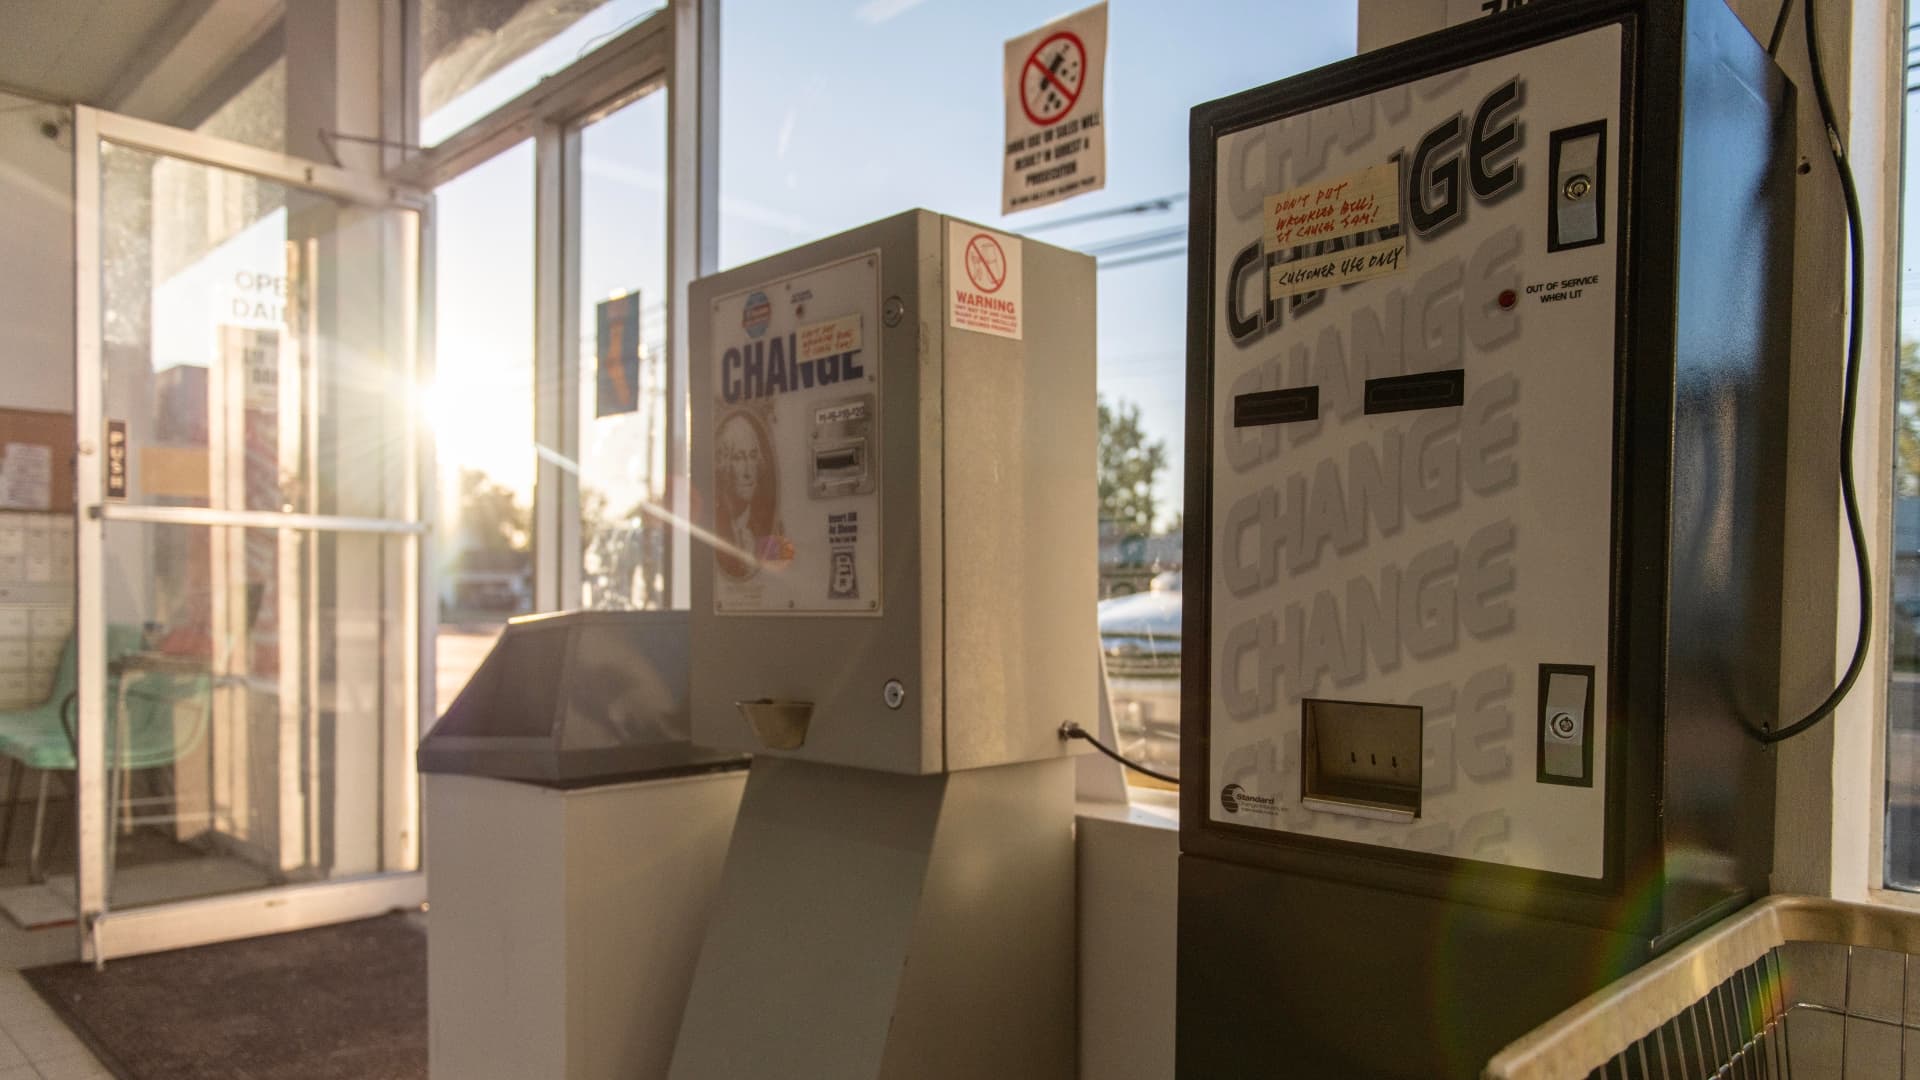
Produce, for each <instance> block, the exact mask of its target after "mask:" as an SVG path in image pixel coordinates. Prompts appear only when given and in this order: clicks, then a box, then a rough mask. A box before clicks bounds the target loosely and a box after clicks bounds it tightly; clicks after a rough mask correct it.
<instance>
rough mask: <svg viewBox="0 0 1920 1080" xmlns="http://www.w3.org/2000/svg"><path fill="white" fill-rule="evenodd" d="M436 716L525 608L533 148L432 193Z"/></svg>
mask: <svg viewBox="0 0 1920 1080" xmlns="http://www.w3.org/2000/svg"><path fill="white" fill-rule="evenodd" d="M434 212H435V215H436V217H435V223H434V238H435V250H434V380H433V388H432V390H431V391H430V392H429V394H428V422H429V423H430V424H432V426H433V434H434V443H435V453H436V457H437V459H438V463H439V469H440V506H439V517H438V521H439V527H438V528H437V529H436V530H435V534H434V538H435V542H434V547H435V557H436V559H437V560H438V563H437V565H438V568H439V582H440V634H439V638H438V642H439V650H440V652H439V672H438V679H439V691H440V692H439V699H440V708H441V709H442V710H444V708H445V707H446V705H447V703H448V702H450V701H452V699H453V695H454V694H456V693H458V692H459V689H460V687H462V686H464V685H465V684H466V681H467V677H468V676H469V675H471V674H472V673H473V670H474V668H476V667H478V666H479V663H480V661H481V659H483V658H484V657H485V656H486V652H487V650H488V649H489V648H491V647H492V644H493V639H494V638H495V637H497V636H498V635H499V632H500V628H501V627H502V626H504V625H506V620H507V618H508V617H509V616H512V615H518V614H524V613H526V612H529V611H532V610H533V485H534V473H535V458H534V449H533V418H534V402H533V386H534V372H533V304H534V265H533V144H532V143H531V142H524V143H521V144H520V145H518V146H516V147H514V148H513V149H511V150H508V151H506V152H504V153H502V154H500V155H498V156H496V157H494V158H493V159H492V160H490V161H488V162H487V163H486V164H484V165H481V166H479V167H477V168H474V169H472V170H470V171H468V172H466V173H464V174H462V175H461V176H460V177H458V178H457V179H454V180H452V181H449V182H448V183H445V184H442V185H441V186H440V187H439V188H438V189H436V190H435V192H434Z"/></svg>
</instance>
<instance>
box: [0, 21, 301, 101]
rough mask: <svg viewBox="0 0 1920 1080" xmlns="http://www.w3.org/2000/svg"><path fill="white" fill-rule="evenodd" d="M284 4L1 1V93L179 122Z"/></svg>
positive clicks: (264, 31) (267, 26) (269, 22)
mask: <svg viewBox="0 0 1920 1080" xmlns="http://www.w3.org/2000/svg"><path fill="white" fill-rule="evenodd" d="M280 12H281V2H280V0H0V88H4V89H10V90H18V91H22V92H25V93H29V94H32V95H34V96H36V97H42V98H48V99H51V100H54V101H59V102H78V103H80V104H85V105H96V106H99V107H101V108H106V109H113V110H116V111H119V112H125V113H129V114H131V115H134V116H142V117H145V118H147V119H153V120H171V119H172V118H173V114H174V113H176V112H178V111H179V110H180V109H181V108H183V107H185V105H186V104H187V103H188V102H189V101H191V100H192V99H193V98H194V97H195V96H196V95H197V94H198V92H199V91H200V90H201V89H202V88H204V87H205V86H206V85H207V84H208V83H209V82H210V81H211V80H213V79H215V78H218V77H219V75H220V74H221V73H222V72H223V71H224V70H225V68H226V67H227V66H228V65H229V64H230V63H231V62H232V61H233V60H234V59H235V58H236V57H238V56H239V55H240V54H241V53H243V52H245V51H246V49H247V48H248V47H249V46H251V45H252V44H253V43H254V42H256V41H258V40H259V39H260V38H261V37H262V36H263V35H264V34H265V33H267V32H268V31H269V30H271V29H272V28H273V27H274V26H275V25H276V24H277V23H278V21H279V18H280Z"/></svg>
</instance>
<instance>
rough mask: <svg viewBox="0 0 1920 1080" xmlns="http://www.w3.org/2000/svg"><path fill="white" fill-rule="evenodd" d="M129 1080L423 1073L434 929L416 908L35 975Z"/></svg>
mask: <svg viewBox="0 0 1920 1080" xmlns="http://www.w3.org/2000/svg"><path fill="white" fill-rule="evenodd" d="M21 974H23V975H24V976H25V977H26V979H27V982H29V983H31V984H32V985H33V987H34V989H36V990H38V991H39V992H40V996H42V997H44V998H45V999H46V1000H47V1002H48V1004H50V1005H52V1006H53V1008H54V1009H55V1011H57V1012H59V1013H60V1015H61V1016H62V1017H63V1018H64V1019H65V1020H66V1021H67V1023H68V1024H69V1025H70V1026H71V1027H72V1028H73V1030H74V1033H75V1034H77V1035H79V1036H80V1038H82V1039H83V1040H85V1041H86V1043H87V1045H88V1046H89V1047H91V1048H92V1050H93V1052H94V1054H95V1055H96V1056H98V1057H99V1058H100V1060H101V1062H102V1063H104V1064H105V1065H106V1066H107V1067H108V1068H110V1069H112V1070H113V1072H114V1075H115V1076H117V1077H119V1078H120V1080H220V1078H232V1080H242V1078H245V1080H417V1078H424V1077H425V1076H426V1075H427V936H426V932H425V930H424V929H423V928H422V926H420V925H419V924H418V923H417V921H416V920H414V919H410V918H409V917H408V916H406V915H398V914H396V915H387V916H382V917H381V918H377V919H366V920H363V921H360V922H351V923H342V924H340V925H337V926H324V927H321V928H319V929H317V930H301V931H296V932H294V933H290V934H275V935H272V936H270V937H261V938H253V939H251V940H248V941H234V942H228V943H226V944H221V945H208V946H204V947H202V948H198V949H181V950H179V951H176V952H167V953H155V954H153V955H150V956H135V957H129V958H127V959H124V960H113V961H109V962H108V963H107V966H106V970H104V971H95V970H93V967H92V966H91V965H88V964H77V963H75V964H55V965H51V966H48V967H41V968H32V969H30V970H28V971H24V972H22V973H21Z"/></svg>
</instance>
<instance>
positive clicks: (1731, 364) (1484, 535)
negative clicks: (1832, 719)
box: [1178, 0, 1794, 1078]
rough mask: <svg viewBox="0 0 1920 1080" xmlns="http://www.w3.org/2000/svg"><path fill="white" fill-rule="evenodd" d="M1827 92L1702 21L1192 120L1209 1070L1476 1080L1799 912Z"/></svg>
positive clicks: (1679, 12) (1195, 765)
mask: <svg viewBox="0 0 1920 1080" xmlns="http://www.w3.org/2000/svg"><path fill="white" fill-rule="evenodd" d="M1793 101H1794V95H1793V88H1792V87H1791V86H1790V85H1789V84H1788V83H1787V82H1786V80H1785V78H1784V76H1783V75H1782V74H1781V73H1780V71H1779V70H1778V68H1777V67H1776V66H1775V65H1774V63H1773V62H1772V60H1771V59H1770V58H1769V57H1768V55H1767V53H1766V50H1765V49H1764V48H1763V47H1762V46H1761V45H1760V44H1758V43H1757V42H1756V41H1755V40H1754V39H1753V37H1752V36H1751V35H1750V34H1749V32H1748V31H1747V29H1746V28H1745V27H1744V26H1742V24H1741V23H1740V21H1739V20H1738V19H1737V18H1736V17H1735V16H1734V15H1733V14H1732V13H1731V12H1729V11H1728V10H1727V8H1726V7H1725V5H1724V4H1723V3H1722V0H1689V2H1686V3H1646V4H1635V3H1619V2H1593V3H1581V4H1537V5H1533V6H1531V7H1528V8H1526V9H1523V10H1521V11H1518V12H1515V13H1512V14H1509V15H1504V16H1500V17H1497V18H1493V19H1488V20H1486V21H1485V22H1484V23H1479V24H1475V25H1471V26H1465V27H1460V28H1457V29H1454V30H1450V31H1445V32H1442V33H1439V34H1435V35H1432V36H1429V37H1426V38H1422V39H1420V40H1418V41H1415V42H1411V43H1407V44H1404V45H1401V46H1396V47H1393V48H1389V49H1385V50H1382V51H1379V52H1376V53H1373V54H1369V55H1367V56H1364V57H1360V58H1357V59H1354V60H1351V61H1347V62H1344V63H1340V64H1336V65H1333V66H1331V67H1327V68H1324V69H1321V70H1318V71H1314V72H1310V73H1308V74H1305V75H1301V76H1299V77H1297V78H1293V79H1289V80H1286V81H1283V82H1279V83H1275V84H1273V85H1270V86H1266V87H1262V88H1260V89H1256V90H1251V91H1248V92H1246V93H1243V94H1239V95H1236V96H1234V97H1230V98H1225V99H1222V100H1220V101H1216V102H1211V103H1209V104H1206V105H1202V106H1200V107H1199V108H1198V109H1196V110H1195V112H1194V116H1193V125H1192V137H1193V144H1192V152H1193V160H1192V164H1193V184H1192V192H1193V200H1194V201H1193V219H1192V230H1191V236H1192V237H1193V251H1192V261H1191V268H1190V283H1191V285H1190V293H1189V318H1190V320H1191V322H1192V330H1191V331H1190V342H1191V347H1190V354H1189V390H1188V397H1187V401H1188V409H1189V418H1188V437H1189V446H1190V448H1191V449H1190V451H1189V453H1188V462H1189V472H1188V478H1187V498H1186V506H1187V508H1188V513H1189V514H1190V515H1191V517H1192V520H1193V522H1194V527H1193V528H1191V529H1190V530H1189V531H1188V533H1187V552H1186V560H1187V568H1186V569H1187V575H1186V580H1187V582H1188V586H1189V587H1188V592H1187V597H1186V628H1185V641H1184V646H1185V653H1184V660H1185V665H1186V666H1185V672H1184V694H1185V744H1184V747H1183V761H1184V762H1185V769H1186V775H1185V776H1184V777H1183V779H1185V780H1186V784H1185V785H1184V786H1185V795H1184V802H1183V807H1182V816H1181V847H1182V859H1181V870H1180V910H1179V927H1180V928H1179V997H1178V1001H1179V1019H1178V1056H1179V1062H1180V1075H1182V1076H1195V1077H1200V1076H1246V1075H1289V1076H1367V1077H1423V1078H1424V1077H1443V1076H1473V1075H1477V1074H1478V1070H1479V1067H1480V1065H1481V1064H1482V1063H1484V1062H1485V1061H1486V1059H1487V1057H1488V1056H1489V1055H1491V1054H1492V1053H1493V1052H1494V1051H1495V1050H1497V1049H1498V1048H1499V1047H1500V1046H1502V1045H1503V1044H1505V1043H1506V1042H1508V1041H1509V1040H1511V1039H1513V1038H1515V1037H1517V1036H1519V1035H1520V1034H1522V1033H1524V1032H1525V1031H1527V1030H1528V1029H1529V1028H1531V1027H1532V1026H1534V1025H1535V1024H1538V1023H1540V1022H1542V1021H1544V1020H1546V1019H1547V1018H1548V1017H1550V1016H1552V1015H1553V1014H1554V1013H1556V1012H1557V1011H1559V1010H1560V1009H1562V1008H1565V1007H1566V1006H1568V1005H1570V1004H1572V1003H1573V1002H1574V1001H1576V1000H1578V999H1579V998H1581V997H1582V996H1584V995H1586V994H1587V993H1589V992H1591V991H1593V990H1596V989H1598V988H1599V987H1601V986H1602V985H1604V984H1605V983H1606V982H1607V981H1608V980H1609V979H1610V978H1612V977H1613V976H1615V975H1617V974H1619V973H1621V972H1623V971H1625V970H1627V969H1629V968H1631V967H1633V966H1635V965H1637V964H1639V963H1641V962H1643V961H1644V960H1645V959H1646V958H1648V957H1649V956H1650V955H1652V954H1653V953H1655V952H1657V951H1659V950H1660V949H1662V948H1663V947H1664V946H1665V945H1666V944H1668V943H1669V942H1671V941H1673V940H1676V939H1677V938H1678V937H1680V936H1684V935H1685V934H1686V933H1688V932H1689V930H1690V929H1692V928H1697V927H1699V926H1701V925H1704V922H1705V921H1707V920H1711V919H1713V918H1716V917H1718V915H1720V914H1724V913H1726V912H1728V911H1730V910H1731V909H1732V908H1733V907H1735V906H1738V905H1739V904H1742V903H1744V902H1745V901H1746V900H1747V899H1749V898H1751V897H1753V896H1756V895H1759V894H1761V893H1764V892H1765V891H1766V885H1767V874H1768V870H1769V865H1770V843H1771V835H1772V832H1771V826H1772V821H1773V765H1772V760H1771V757H1770V755H1769V754H1768V752H1767V751H1766V750H1765V749H1764V748H1763V747H1762V746H1761V745H1760V744H1759V743H1758V742H1757V741H1755V740H1752V739H1750V738H1749V736H1748V734H1747V732H1746V729H1745V727H1744V726H1743V721H1752V722H1755V723H1760V722H1765V721H1767V720H1769V719H1771V718H1772V717H1774V716H1776V715H1777V712H1778V709H1779V702H1778V700H1777V696H1778V692H1779V677H1778V665H1779V649H1780V606H1779V605H1780V580H1781V572H1782V571H1781V566H1782V554H1781V544H1782V536H1783V529H1784V524H1783V510H1782V500H1783V493H1782V487H1781V483H1780V479H1779V478H1780V474H1781V470H1782V462H1783V458H1784V452H1785V451H1784V446H1785V435H1784V432H1785V424H1786V388H1787V351H1786V347H1787V332H1786V318H1787V310H1788V302H1787V300H1788V289H1789V280H1788V275H1789V270H1790V266H1789V263H1790V258H1789V251H1788V247H1789V244H1790V242H1791V231H1792V198H1793V182H1794V176H1793V166H1794V159H1793V154H1792V147H1793V142H1792V139H1793V122H1792V105H1793ZM1275 1070H1277V1071H1275Z"/></svg>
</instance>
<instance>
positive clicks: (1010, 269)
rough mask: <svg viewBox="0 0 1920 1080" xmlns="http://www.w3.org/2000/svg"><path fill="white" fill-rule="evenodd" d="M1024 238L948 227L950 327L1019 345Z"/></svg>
mask: <svg viewBox="0 0 1920 1080" xmlns="http://www.w3.org/2000/svg"><path fill="white" fill-rule="evenodd" d="M1020 304H1021V290H1020V238H1019V237H1017V236H1008V235H1007V234H1005V233H997V232H992V231H990V230H987V229H983V228H981V227H980V226H978V225H969V224H967V223H965V222H962V221H952V220H949V221H948V222H947V322H948V324H949V325H951V326H953V327H954V328H955V329H959V330H974V331H978V332H980V333H982V334H994V335H997V336H999V337H1004V338H1012V339H1014V340H1015V341H1018V340H1020V334H1021V331H1020Z"/></svg>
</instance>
